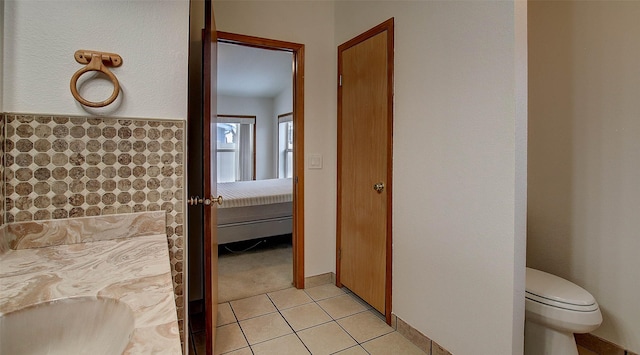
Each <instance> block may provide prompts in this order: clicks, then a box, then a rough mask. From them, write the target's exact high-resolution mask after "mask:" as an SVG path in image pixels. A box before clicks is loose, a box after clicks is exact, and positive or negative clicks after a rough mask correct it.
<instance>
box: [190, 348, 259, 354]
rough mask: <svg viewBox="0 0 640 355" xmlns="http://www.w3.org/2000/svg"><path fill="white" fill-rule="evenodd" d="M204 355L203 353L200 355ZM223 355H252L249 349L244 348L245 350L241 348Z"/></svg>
mask: <svg viewBox="0 0 640 355" xmlns="http://www.w3.org/2000/svg"><path fill="white" fill-rule="evenodd" d="M200 354H201V353H198V355H200ZM202 354H204V353H202ZM224 355H253V352H252V351H251V348H249V347H246V348H242V349H240V350H235V351H232V352H230V353H225V354H224Z"/></svg>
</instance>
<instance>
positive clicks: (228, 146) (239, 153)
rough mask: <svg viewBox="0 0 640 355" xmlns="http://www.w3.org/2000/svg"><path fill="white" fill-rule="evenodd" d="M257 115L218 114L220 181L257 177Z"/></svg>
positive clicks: (217, 139) (217, 135) (217, 148)
mask: <svg viewBox="0 0 640 355" xmlns="http://www.w3.org/2000/svg"><path fill="white" fill-rule="evenodd" d="M255 127H256V117H255V116H229V115H218V127H217V132H216V141H217V142H216V158H217V169H218V182H231V181H245V180H254V179H255Z"/></svg>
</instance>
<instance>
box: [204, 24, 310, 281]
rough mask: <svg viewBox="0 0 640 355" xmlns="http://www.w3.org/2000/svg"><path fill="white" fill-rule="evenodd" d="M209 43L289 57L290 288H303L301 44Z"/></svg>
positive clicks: (231, 37)
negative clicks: (290, 137)
mask: <svg viewBox="0 0 640 355" xmlns="http://www.w3.org/2000/svg"><path fill="white" fill-rule="evenodd" d="M211 38H212V40H214V39H215V38H217V41H218V42H219V43H230V44H239V45H244V46H250V47H255V48H262V49H268V50H280V51H287V52H291V53H292V54H293V125H294V134H293V171H294V179H293V233H292V234H293V235H292V238H291V239H292V244H293V286H294V287H296V288H304V44H299V43H293V42H285V41H279V40H274V39H268V38H262V37H254V36H247V35H241V34H236V33H229V32H223V31H217V32H216V33H215V34H213V33H212V37H211Z"/></svg>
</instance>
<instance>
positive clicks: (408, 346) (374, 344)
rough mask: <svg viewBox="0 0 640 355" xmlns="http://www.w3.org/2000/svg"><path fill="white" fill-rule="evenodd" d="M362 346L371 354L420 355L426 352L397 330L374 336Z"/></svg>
mask: <svg viewBox="0 0 640 355" xmlns="http://www.w3.org/2000/svg"><path fill="white" fill-rule="evenodd" d="M362 347H363V348H364V349H365V350H366V351H367V352H368V353H369V354H371V355H395V354H398V355H421V354H426V353H425V352H424V351H422V350H420V349H418V347H417V346H415V345H413V344H412V343H411V342H410V341H409V340H407V339H406V338H405V337H403V336H402V335H400V333H398V332H393V333H389V334H387V335H385V336H381V337H379V338H375V339H373V340H370V341H368V342H366V343H364V344H362Z"/></svg>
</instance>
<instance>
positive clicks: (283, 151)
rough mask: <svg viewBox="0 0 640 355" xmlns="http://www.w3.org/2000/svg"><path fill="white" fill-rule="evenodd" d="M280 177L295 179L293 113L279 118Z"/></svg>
mask: <svg viewBox="0 0 640 355" xmlns="http://www.w3.org/2000/svg"><path fill="white" fill-rule="evenodd" d="M278 177H279V178H290V177H293V113H292V112H290V113H286V114H284V115H279V116H278Z"/></svg>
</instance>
